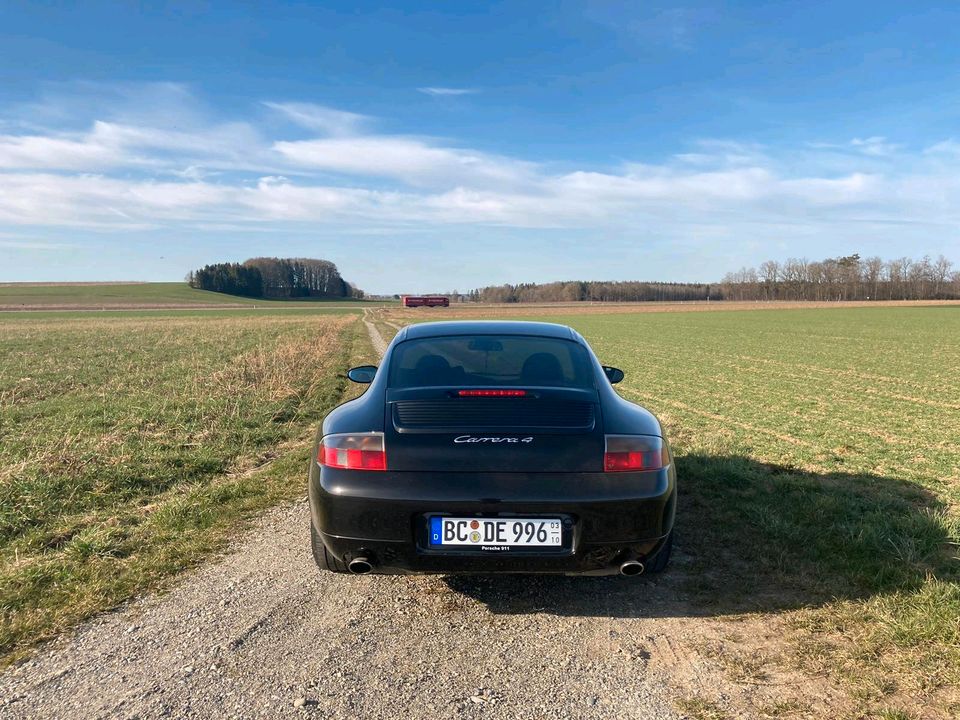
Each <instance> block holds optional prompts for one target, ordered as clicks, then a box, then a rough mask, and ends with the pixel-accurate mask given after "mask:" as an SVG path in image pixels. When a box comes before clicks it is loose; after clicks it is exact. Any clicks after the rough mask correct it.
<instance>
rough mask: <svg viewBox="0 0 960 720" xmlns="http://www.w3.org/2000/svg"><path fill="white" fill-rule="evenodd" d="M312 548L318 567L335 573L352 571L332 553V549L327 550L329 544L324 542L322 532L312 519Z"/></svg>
mask: <svg viewBox="0 0 960 720" xmlns="http://www.w3.org/2000/svg"><path fill="white" fill-rule="evenodd" d="M310 549H311V550H313V559H314V560H315V561H316V563H317V567H318V568H320V569H321V570H327V571H329V572H334V573H345V574H349V573H350V571H349V570H347V566H346V565H344V564H343V563H342V562H340V561H339V560H337V559H336V558H335V557H334V556H333V555H331V554H330V551H329V550H327V546H326V545H324V544H323V540H321V539H320V534H319V533H318V532H317V529H316V528H315V527H314V526H313V522H312V521H311V522H310Z"/></svg>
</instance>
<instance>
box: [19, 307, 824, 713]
mask: <svg viewBox="0 0 960 720" xmlns="http://www.w3.org/2000/svg"><path fill="white" fill-rule="evenodd" d="M368 327H372V326H371V325H368ZM373 332H374V333H375V330H374V331H373ZM379 346H380V347H382V341H381V343H380V344H379ZM307 536H308V512H307V505H306V502H305V500H301V501H299V502H297V503H295V504H293V505H289V506H287V507H282V508H278V509H276V510H274V511H272V512H271V513H269V514H267V515H266V516H265V517H264V518H263V519H262V520H261V521H260V522H258V523H257V524H256V526H255V527H253V528H252V529H251V530H250V531H249V532H247V533H246V534H245V535H244V536H243V538H241V539H240V540H239V541H238V542H237V544H236V547H235V549H234V550H233V551H232V552H230V553H229V554H228V555H226V556H225V557H223V558H221V559H219V560H217V561H215V562H214V563H211V564H210V565H208V566H207V567H205V568H203V569H201V570H199V571H196V572H193V573H190V574H188V575H187V576H185V577H184V578H183V580H182V581H181V582H180V584H179V585H178V586H177V587H176V588H175V589H174V590H173V591H172V592H170V593H169V594H167V595H165V596H150V597H146V598H142V599H139V600H137V601H134V602H132V603H130V604H128V605H127V606H125V607H123V608H121V609H119V610H117V611H115V612H112V613H106V614H104V615H102V616H99V617H97V618H94V619H93V620H91V621H89V622H87V623H85V624H83V625H82V626H81V627H80V628H78V629H77V630H76V631H75V632H72V633H69V634H67V635H65V636H63V637H61V638H60V639H59V640H57V641H54V642H52V643H50V644H49V645H47V646H46V647H44V648H42V649H41V650H40V652H39V653H38V654H37V655H36V656H35V657H34V658H32V659H31V660H29V661H27V662H25V663H23V664H20V665H19V666H16V667H13V668H10V669H9V670H7V671H6V672H5V673H4V674H3V675H2V676H0V715H2V716H3V717H4V718H62V717H76V718H97V717H104V718H153V717H173V718H193V717H197V718H206V717H230V718H279V717H308V716H312V717H318V718H357V717H359V718H397V717H407V718H420V717H440V718H446V717H465V718H505V719H506V718H511V719H512V718H674V717H681V716H682V713H680V712H679V711H678V709H677V708H684V707H689V706H688V705H684V701H689V700H690V699H697V700H707V701H709V702H711V703H715V704H716V706H717V707H721V708H725V709H726V710H727V711H728V712H729V713H730V714H731V715H733V716H740V717H761V716H763V715H761V714H759V713H758V711H757V708H762V707H767V706H770V705H771V704H772V702H773V701H774V700H778V701H779V700H783V699H784V698H790V699H793V698H796V699H797V701H798V702H799V703H800V704H799V707H802V708H804V710H803V711H802V712H801V713H800V714H791V715H790V716H791V717H803V716H807V717H824V716H831V715H834V714H835V712H834V711H833V710H831V708H835V707H836V705H837V704H838V703H839V702H840V701H839V700H838V699H837V697H838V696H837V695H836V694H834V693H833V691H832V690H831V689H830V688H829V687H824V684H823V683H822V682H819V683H815V682H812V681H810V679H808V678H803V677H801V676H798V675H793V674H787V673H783V672H780V671H775V670H772V669H770V670H768V671H765V674H764V677H763V681H762V682H746V683H745V682H735V681H734V680H733V679H731V677H730V676H729V673H728V672H726V671H725V670H724V669H723V665H722V663H718V662H717V660H716V658H717V657H718V654H717V653H718V652H719V653H720V655H719V657H723V656H724V653H727V656H728V657H733V656H734V653H735V652H745V651H748V650H749V647H750V646H751V645H752V644H755V643H756V642H763V641H764V639H767V640H769V639H770V638H771V637H772V636H774V635H775V634H776V633H777V627H776V624H775V622H771V620H770V619H769V618H761V619H758V618H755V617H746V618H738V619H723V618H718V617H714V616H712V615H711V614H710V612H709V611H708V610H707V609H705V608H703V607H696V606H693V605H691V604H690V603H689V602H688V601H687V600H685V594H684V591H683V587H684V583H685V582H686V581H687V580H690V579H691V578H690V577H689V575H688V571H687V570H686V567H687V562H686V560H687V558H686V556H685V555H684V550H683V542H682V535H681V538H680V541H679V542H678V547H677V548H676V555H675V564H674V566H673V568H672V570H671V571H670V572H668V573H666V574H665V575H662V576H657V577H641V578H637V579H630V578H620V577H612V578H563V577H522V576H518V577H490V578H486V577H468V578H457V577H451V578H440V577H377V576H362V577H353V576H341V575H333V574H327V573H320V572H319V571H318V570H317V569H316V567H315V566H314V564H313V561H312V558H311V557H310V553H309V545H308V540H307ZM705 648H711V650H710V652H706V651H705ZM718 649H719V650H718Z"/></svg>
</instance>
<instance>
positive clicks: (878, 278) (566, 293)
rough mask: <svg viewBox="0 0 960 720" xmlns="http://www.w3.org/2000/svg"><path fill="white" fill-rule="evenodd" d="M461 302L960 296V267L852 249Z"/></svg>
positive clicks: (486, 292)
mask: <svg viewBox="0 0 960 720" xmlns="http://www.w3.org/2000/svg"><path fill="white" fill-rule="evenodd" d="M453 295H454V297H455V298H456V299H457V300H460V301H466V302H483V303H541V302H542V303H547V302H580V301H586V302H644V301H653V302H656V301H661V302H663V301H665V302H681V301H691V300H820V301H824V300H945V299H960V272H957V271H954V269H953V263H951V262H950V260H948V259H947V258H945V257H944V256H943V255H941V256H939V257H938V258H937V259H936V260H932V259H931V258H929V257H927V256H924V257H923V258H921V259H920V260H911V259H910V258H906V257H903V258H899V259H896V260H883V259H881V258H879V257H870V258H866V259H863V258H861V257H860V255H858V254H853V255H846V256H843V257H836V258H827V259H826V260H818V261H809V260H806V259H803V260H797V259H790V260H785V261H783V262H777V261H776V260H768V261H767V262H765V263H763V264H761V265H760V267H759V268H743V269H741V270H738V271H737V272H733V273H727V275H726V276H725V277H724V278H723V280H722V281H721V282H719V283H670V282H638V281H623V282H598V281H566V282H551V283H540V284H538V283H521V284H519V285H490V286H487V287H482V288H478V289H476V290H472V291H470V292H469V293H467V294H466V295H460V294H458V293H456V291H454V294H453Z"/></svg>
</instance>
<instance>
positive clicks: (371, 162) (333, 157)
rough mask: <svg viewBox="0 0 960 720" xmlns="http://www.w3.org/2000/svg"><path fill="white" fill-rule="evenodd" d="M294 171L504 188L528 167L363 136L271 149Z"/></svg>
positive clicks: (416, 142)
mask: <svg viewBox="0 0 960 720" xmlns="http://www.w3.org/2000/svg"><path fill="white" fill-rule="evenodd" d="M273 149H274V150H276V151H277V152H278V153H279V154H280V155H282V156H283V157H284V159H285V160H286V161H287V162H289V163H291V164H292V165H294V166H299V167H302V168H312V169H314V170H319V171H325V172H337V173H345V174H348V175H358V176H368V177H385V178H394V179H397V180H401V181H404V182H407V183H410V184H413V185H418V186H424V185H458V184H467V185H491V184H495V185H503V184H511V185H515V184H517V183H521V182H524V181H525V180H526V179H527V178H529V176H530V175H531V174H532V172H533V167H534V166H533V165H532V164H531V163H525V162H522V161H519V160H513V159H510V158H503V157H497V156H492V155H487V154H485V153H480V152H476V151H472V150H458V149H455V148H448V147H443V146H440V145H436V144H431V143H429V142H427V141H425V140H419V139H417V138H408V137H402V136H386V135H367V136H365V137H353V138H324V139H318V140H302V141H295V142H286V141H280V142H277V143H275V144H274V146H273Z"/></svg>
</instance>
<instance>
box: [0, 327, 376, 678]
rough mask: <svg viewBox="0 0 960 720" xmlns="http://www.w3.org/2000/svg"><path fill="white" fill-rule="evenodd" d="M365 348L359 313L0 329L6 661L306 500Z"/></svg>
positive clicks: (1, 652)
mask: <svg viewBox="0 0 960 720" xmlns="http://www.w3.org/2000/svg"><path fill="white" fill-rule="evenodd" d="M368 346H369V342H368V340H367V337H366V333H365V331H364V328H363V326H362V324H361V323H360V322H359V320H358V317H357V316H356V315H353V314H349V315H332V314H323V315H319V314H318V315H311V316H309V317H307V316H303V317H301V316H299V314H298V315H297V316H296V317H290V316H289V314H286V313H276V314H267V315H261V316H255V317H246V316H244V317H227V318H225V317H223V316H219V315H218V316H210V317H204V316H202V315H200V316H197V315H189V316H181V315H179V314H170V315H166V316H162V315H160V316H152V317H149V318H140V317H138V318H135V319H132V318H111V319H109V320H101V319H99V318H97V317H91V316H79V317H77V318H75V319H70V320H63V319H59V318H55V317H54V318H50V319H48V320H40V321H33V322H30V321H25V320H23V319H19V318H18V319H16V320H9V321H0V357H2V358H3V359H2V361H0V613H2V615H0V658H2V660H3V662H10V661H12V660H13V659H15V658H17V657H19V656H21V655H22V654H23V653H24V652H26V651H27V650H28V649H29V648H30V647H31V646H32V645H34V644H35V643H37V642H38V641H41V640H43V639H46V638H49V637H51V636H53V635H54V634H56V633H57V632H59V631H61V630H63V629H64V628H67V627H69V626H70V625H72V624H74V623H75V622H77V621H78V620H80V619H82V618H84V617H87V616H89V615H90V614H92V613H94V612H96V611H98V610H101V609H104V608H107V607H110V606H112V605H115V604H116V603H118V602H120V601H122V600H124V599H126V598H128V597H130V596H131V595H133V594H135V593H137V592H139V591H141V590H143V589H145V588H151V587H156V586H158V585H159V584H161V583H162V582H163V580H164V579H165V578H168V577H170V576H171V575H172V574H174V573H176V572H177V571H179V570H182V569H183V568H186V567H189V566H192V565H195V564H196V563H197V562H199V561H200V560H201V559H202V558H203V557H205V556H206V555H208V554H209V553H210V552H211V551H213V550H215V549H217V548H220V547H223V546H224V544H225V542H226V541H227V539H228V538H229V537H230V535H231V533H232V532H233V531H234V530H235V528H236V524H237V523H238V522H239V521H241V520H242V519H243V518H244V517H246V516H248V515H249V514H250V513H252V512H254V511H256V510H259V509H262V508H265V507H268V506H270V505H272V504H275V503H276V502H278V501H279V500H280V499H283V498H286V497H290V496H293V495H295V494H299V493H302V492H303V467H304V466H305V464H306V453H307V450H306V449H305V447H306V443H305V442H304V440H305V438H306V437H307V436H308V435H309V434H310V433H311V431H312V429H313V428H314V427H315V426H316V423H317V422H318V421H319V419H320V418H321V417H322V415H323V413H324V412H325V411H326V410H327V409H328V408H329V407H330V406H332V405H333V404H335V403H336V402H338V401H339V400H340V399H341V398H342V397H343V395H344V392H345V381H344V380H343V378H342V376H341V375H340V372H341V371H342V369H343V368H344V367H345V366H348V365H349V364H350V361H351V359H352V358H353V357H360V358H363V359H365V358H366V357H369V353H370V350H369V347H368ZM275 458H277V459H276V461H275V462H272V463H270V461H272V460H274V459H275ZM268 463H270V464H269V465H268ZM260 468H262V469H260Z"/></svg>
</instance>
